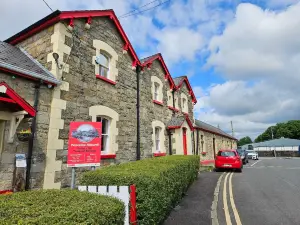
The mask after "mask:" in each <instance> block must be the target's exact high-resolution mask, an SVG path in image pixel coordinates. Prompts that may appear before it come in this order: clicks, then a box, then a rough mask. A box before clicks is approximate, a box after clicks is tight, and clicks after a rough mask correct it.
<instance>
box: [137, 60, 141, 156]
mask: <svg viewBox="0 0 300 225" xmlns="http://www.w3.org/2000/svg"><path fill="white" fill-rule="evenodd" d="M141 71H142V67H141V66H140V65H137V67H136V124H137V131H136V160H140V159H141V146H140V73H141Z"/></svg>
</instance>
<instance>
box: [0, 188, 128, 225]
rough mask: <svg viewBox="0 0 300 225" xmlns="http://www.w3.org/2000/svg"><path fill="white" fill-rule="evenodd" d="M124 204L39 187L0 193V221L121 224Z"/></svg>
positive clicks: (72, 192)
mask: <svg viewBox="0 0 300 225" xmlns="http://www.w3.org/2000/svg"><path fill="white" fill-rule="evenodd" d="M124 217H125V207H124V204H123V203H122V202H121V201H119V200H117V199H115V198H111V197H107V196H102V195H98V194H92V193H88V192H79V191H76V190H73V191H72V190H40V191H26V192H18V193H15V194H12V195H0V224H19V225H21V224H22V225H23V224H30V225H35V224H39V225H43V224H51V225H54V224H57V225H58V224H59V225H61V224H68V225H69V224H70V225H71V224H74V225H75V224H76V225H77V224H82V225H83V224H86V225H87V224H101V225H111V224H118V225H121V224H122V225H123V224H124Z"/></svg>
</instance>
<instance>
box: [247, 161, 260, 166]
mask: <svg viewBox="0 0 300 225" xmlns="http://www.w3.org/2000/svg"><path fill="white" fill-rule="evenodd" d="M260 161H262V160H257V161H256V162H255V163H253V164H252V165H250V166H254V165H255V164H256V163H258V162H260Z"/></svg>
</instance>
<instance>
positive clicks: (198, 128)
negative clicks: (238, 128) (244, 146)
mask: <svg viewBox="0 0 300 225" xmlns="http://www.w3.org/2000/svg"><path fill="white" fill-rule="evenodd" d="M194 129H196V130H202V131H205V132H208V133H211V134H216V135H219V136H222V137H225V138H229V139H231V140H235V141H237V139H236V138H233V137H230V136H226V135H224V134H220V133H217V132H214V131H211V130H207V129H204V128H201V127H194Z"/></svg>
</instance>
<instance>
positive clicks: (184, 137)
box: [182, 128, 187, 155]
mask: <svg viewBox="0 0 300 225" xmlns="http://www.w3.org/2000/svg"><path fill="white" fill-rule="evenodd" d="M182 131H183V154H184V155H187V144H186V128H182Z"/></svg>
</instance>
